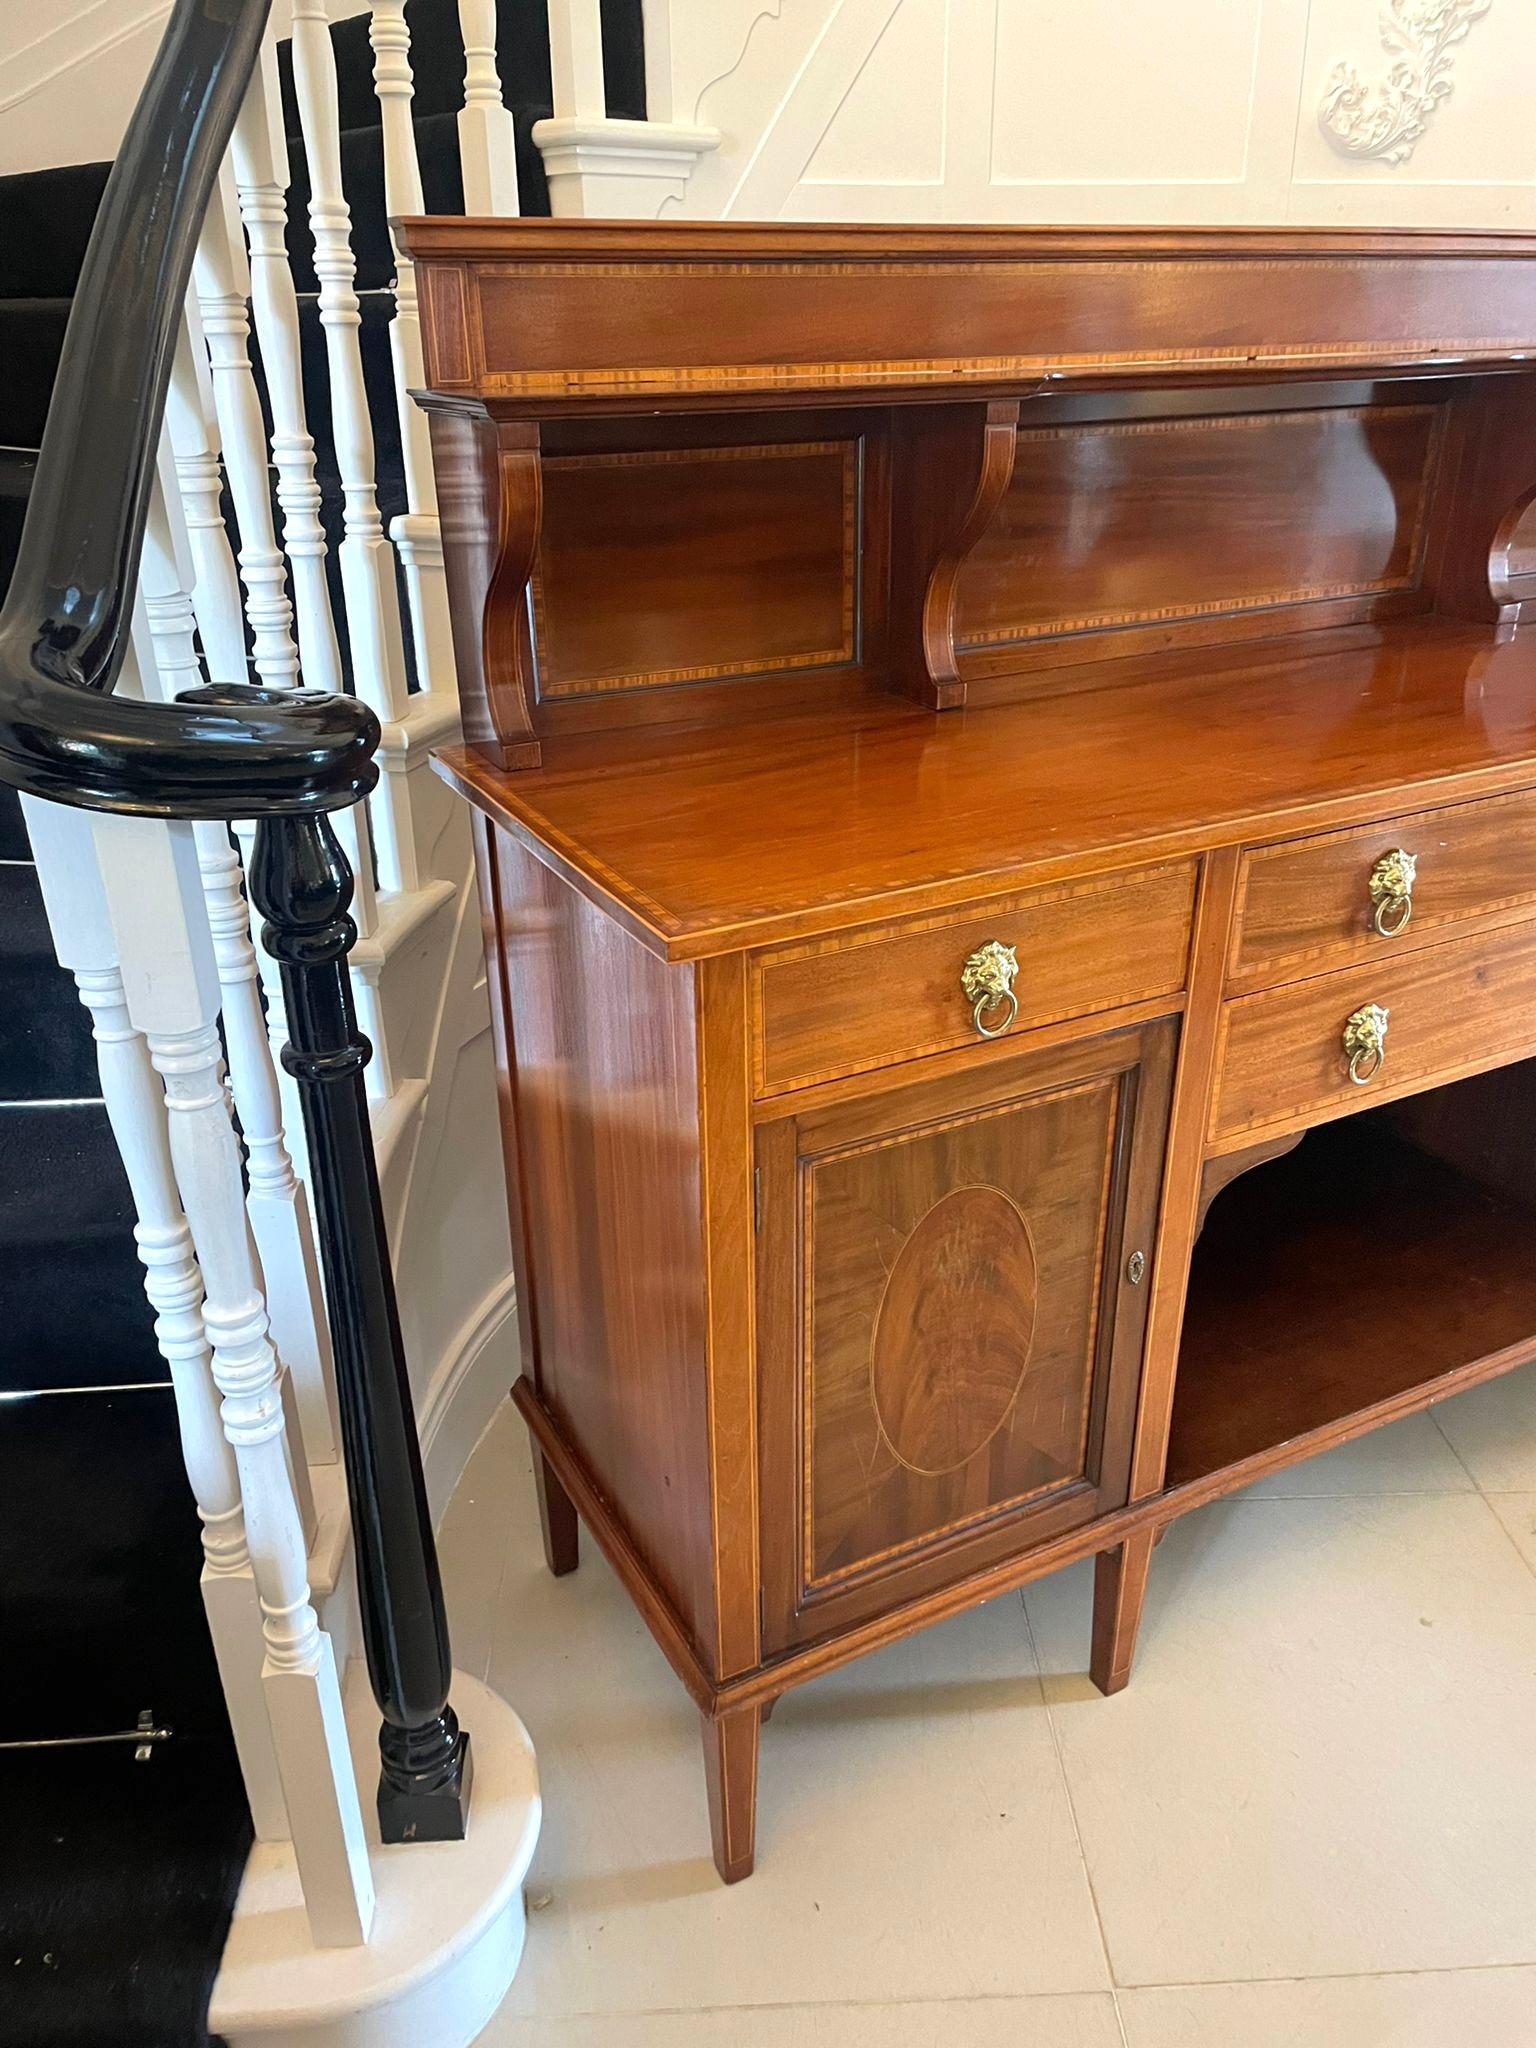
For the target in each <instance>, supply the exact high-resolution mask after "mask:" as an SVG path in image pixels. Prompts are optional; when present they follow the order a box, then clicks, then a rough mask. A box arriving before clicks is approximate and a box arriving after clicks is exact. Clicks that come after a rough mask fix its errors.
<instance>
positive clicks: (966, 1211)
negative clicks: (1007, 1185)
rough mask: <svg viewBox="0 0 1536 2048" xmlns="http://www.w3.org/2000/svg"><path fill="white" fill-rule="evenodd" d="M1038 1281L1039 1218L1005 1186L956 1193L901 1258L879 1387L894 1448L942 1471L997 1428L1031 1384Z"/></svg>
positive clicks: (938, 1206)
mask: <svg viewBox="0 0 1536 2048" xmlns="http://www.w3.org/2000/svg"><path fill="white" fill-rule="evenodd" d="M1037 1287H1038V1280H1037V1274H1036V1269H1035V1248H1034V1245H1033V1243H1032V1242H1031V1239H1030V1235H1029V1225H1028V1224H1027V1223H1026V1222H1025V1220H1024V1217H1023V1215H1022V1214H1021V1213H1020V1211H1019V1210H1018V1209H1017V1208H1016V1207H1015V1205H1014V1204H1013V1203H1012V1202H1011V1201H1010V1200H1009V1199H1008V1197H1007V1196H1006V1195H1005V1194H1003V1193H1002V1191H1001V1190H1000V1189H998V1188H989V1187H969V1188H956V1189H955V1190H954V1191H953V1193H951V1194H947V1195H945V1196H944V1197H943V1198H942V1199H941V1200H940V1201H937V1202H935V1203H934V1205H933V1207H932V1208H931V1209H930V1210H929V1211H928V1213H927V1214H926V1215H925V1216H924V1217H923V1218H922V1220H921V1221H920V1222H919V1223H918V1224H917V1225H916V1226H915V1228H914V1229H913V1231H912V1234H911V1236H910V1237H908V1239H907V1241H906V1243H905V1244H904V1245H903V1246H902V1248H901V1250H900V1251H899V1252H898V1253H897V1255H896V1262H895V1264H894V1265H893V1266H892V1267H891V1271H890V1276H889V1278H888V1279H887V1281H886V1284H885V1293H884V1295H883V1296H882V1298H881V1302H880V1307H879V1309H878V1311H877V1312H876V1315H875V1326H874V1336H873V1339H872V1341H871V1344H870V1361H869V1365H870V1392H871V1396H872V1398H873V1400H874V1404H875V1412H876V1414H877V1415H878V1416H879V1419H880V1427H881V1429H882V1431H883V1432H884V1435H885V1438H886V1441H887V1443H889V1445H890V1447H891V1450H892V1452H893V1453H894V1454H895V1456H896V1457H897V1458H898V1459H899V1460H900V1462H901V1463H902V1464H903V1465H905V1466H906V1467H907V1469H908V1470H909V1471H912V1472H920V1473H927V1474H931V1475H934V1476H937V1475H938V1474H939V1473H942V1472H953V1471H954V1470H955V1469H956V1468H957V1467H958V1466H960V1465H963V1464H965V1463H966V1462H967V1461H968V1460H969V1459H971V1458H974V1457H975V1456H976V1453H977V1452H978V1451H980V1450H981V1449H982V1448H983V1447H984V1446H985V1444H986V1443H987V1442H988V1441H989V1439H990V1438H992V1437H993V1436H995V1435H996V1433H997V1431H998V1430H999V1428H1000V1427H1001V1426H1002V1423H1003V1421H1004V1419H1005V1417H1006V1416H1007V1414H1008V1410H1009V1409H1010V1408H1011V1407H1012V1406H1013V1403H1014V1399H1015V1397H1016V1396H1017V1394H1018V1391H1019V1388H1020V1386H1021V1385H1022V1384H1023V1379H1024V1373H1025V1370H1026V1368H1027V1366H1028V1364H1029V1350H1030V1345H1031V1343H1032V1341H1033V1338H1034V1330H1035V1299H1036V1293H1037Z"/></svg>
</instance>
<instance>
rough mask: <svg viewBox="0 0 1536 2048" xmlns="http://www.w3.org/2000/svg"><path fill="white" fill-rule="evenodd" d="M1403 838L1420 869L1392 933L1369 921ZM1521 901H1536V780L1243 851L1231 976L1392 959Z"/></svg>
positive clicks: (1255, 984)
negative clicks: (1404, 915)
mask: <svg viewBox="0 0 1536 2048" xmlns="http://www.w3.org/2000/svg"><path fill="white" fill-rule="evenodd" d="M1397 848H1401V849H1402V850H1403V851H1405V852H1407V853H1410V854H1412V855H1413V856H1414V857H1415V859H1416V861H1417V864H1418V872H1417V875H1416V877H1415V879H1414V885H1413V896H1412V903H1413V909H1412V916H1411V918H1410V919H1409V922H1408V924H1407V926H1406V927H1405V928H1404V929H1403V930H1402V931H1401V932H1400V933H1398V934H1397V935H1396V936H1395V937H1390V938H1389V937H1384V936H1383V935H1382V934H1381V933H1379V932H1378V931H1376V930H1375V929H1374V926H1373V923H1372V918H1373V914H1374V908H1375V906H1374V904H1373V902H1372V898H1371V887H1370V885H1371V874H1372V870H1373V869H1374V868H1375V867H1376V864H1377V862H1378V861H1380V860H1381V858H1382V856H1383V855H1385V854H1387V853H1389V852H1391V851H1393V850H1394V849H1397ZM1521 906H1529V907H1530V908H1532V909H1536V790H1530V789H1526V790H1521V791H1519V792H1518V793H1517V794H1516V795H1514V796H1500V797H1484V798H1483V799H1482V800H1481V801H1480V802H1477V803H1471V804H1456V805H1453V806H1451V807H1450V808H1449V809H1446V810H1438V811H1412V812H1409V813H1408V814H1407V815H1405V816H1399V817H1395V818H1387V819H1384V820H1383V821H1382V822H1381V823H1379V824H1372V825H1365V826H1360V827H1356V828H1355V829H1353V830H1351V831H1348V832H1327V833H1324V834H1322V835H1321V836H1320V837H1318V838H1315V839H1300V840H1295V839H1293V840H1288V841H1287V842H1286V843H1285V844H1284V845H1282V846H1263V847H1256V848H1255V849H1254V850H1253V851H1252V852H1251V853H1248V854H1246V855H1245V856H1244V858H1243V865H1242V874H1241V879H1240V883H1239V889H1238V907H1237V916H1236V919H1235V921H1234V928H1233V933H1232V954H1231V960H1230V963H1229V972H1228V986H1229V987H1231V988H1267V987H1269V986H1271V985H1272V984H1273V983H1275V982H1279V981H1295V980H1296V979H1297V978H1298V977H1299V976H1301V975H1305V974H1316V973H1320V972H1323V971H1324V970H1326V969H1328V968H1331V967H1342V966H1344V965H1346V964H1347V963H1348V962H1349V961H1351V960H1365V959H1370V960H1377V959H1382V960H1385V959H1388V958H1390V957H1391V956H1392V955H1394V954H1396V953H1406V952H1411V951H1413V950H1414V948H1415V947H1417V946H1419V945H1422V944H1423V943H1424V942H1425V941H1426V940H1427V939H1434V938H1444V937H1447V936H1449V935H1450V931H1451V929H1452V928H1454V927H1459V926H1462V925H1464V924H1466V923H1467V921H1468V920H1469V919H1475V918H1481V917H1489V916H1492V915H1493V914H1494V913H1496V912H1500V911H1509V910H1511V909H1514V910H1516V911H1517V912H1518V910H1519V909H1520V907H1521ZM1387 914H1388V917H1389V920H1390V917H1391V915H1392V912H1391V910H1390V909H1389V910H1388V913H1387Z"/></svg>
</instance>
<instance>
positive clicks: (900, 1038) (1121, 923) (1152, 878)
mask: <svg viewBox="0 0 1536 2048" xmlns="http://www.w3.org/2000/svg"><path fill="white" fill-rule="evenodd" d="M1194 895H1195V864H1194V863H1193V862H1181V863H1179V864H1178V865H1177V866H1169V867H1158V868H1145V869H1141V870H1139V871H1137V872H1136V873H1133V874H1129V875H1114V876H1109V877H1101V878H1098V879H1095V880H1094V881H1091V882H1079V883H1073V884H1069V885H1063V886H1062V887H1060V888H1053V889H1037V890H1033V891H1031V892H1030V893H1029V894H1027V895H1019V896H1011V897H1006V898H1003V899H1002V900H1000V901H999V902H996V903H993V904H990V905H989V906H988V907H987V908H986V909H985V910H982V911H975V910H971V911H965V912H962V913H961V914H960V915H959V916H956V915H955V914H954V913H949V914H947V915H946V916H945V917H943V918H926V919H923V920H922V921H920V922H917V923H908V924H905V925H899V926H892V925H886V926H883V927H881V928H879V929H877V930H874V931H869V932H859V933H857V934H854V935H853V936H852V937H850V936H848V935H847V934H844V935H842V936H840V937H838V938H836V939H824V940H819V941H817V942H815V943H814V944H810V945H802V946H794V947H786V948H784V949H782V950H780V951H777V952H773V953H766V954H763V955H760V956H759V958H758V960H757V962H756V963H755V967H754V974H753V981H754V1013H755V1020H756V1022H755V1038H756V1044H755V1060H756V1078H757V1089H758V1093H759V1094H760V1095H774V1094H777V1093H779V1092H780V1091H781V1090H782V1089H786V1088H795V1087H802V1086H804V1085H805V1084H806V1083H808V1082H811V1081H821V1080H829V1079H831V1078H833V1077H834V1076H836V1075H839V1074H855V1073H864V1072H868V1071H870V1070H871V1069H873V1068H875V1067H883V1066H888V1065H890V1064H891V1063H892V1062H893V1061H896V1060H906V1059H915V1058H917V1057H918V1056H920V1055H922V1054H925V1053H935V1052H947V1051H950V1050H952V1049H953V1048H955V1047H957V1046H964V1045H976V1044H979V1043H980V1042H982V1037H983V1034H981V1033H980V1032H978V1029H977V1025H976V1022H975V1018H974V1005H973V1003H972V1000H971V999H970V998H969V997H968V996H967V995H966V993H965V990H964V988H963V987H962V984H961V973H962V970H963V969H964V967H965V965H966V962H967V960H968V959H969V958H970V957H971V956H972V955H973V954H974V953H976V952H977V951H978V950H979V949H980V948H982V947H984V946H987V945H989V944H991V943H992V942H993V941H996V942H998V943H1000V944H1001V945H1003V946H1009V947H1012V948H1013V950H1014V953H1015V954H1016V956H1017V961H1018V971H1017V974H1016V976H1015V978H1014V981H1013V991H1012V992H1013V996H1014V998H1015V999H1016V1000H1017V1003H1018V1011H1017V1014H1016V1015H1015V1016H1014V1017H1013V1018H1012V1019H1011V1021H1008V1022H1007V1024H1006V1029H1005V1030H1004V1031H1002V1033H1001V1035H1002V1036H1005V1037H1006V1036H1010V1035H1016V1034H1017V1033H1018V1032H1020V1031H1024V1030H1027V1029H1029V1028H1030V1027H1031V1026H1038V1025H1042V1024H1052V1023H1056V1022H1058V1021H1059V1020H1060V1019H1062V1018H1065V1017H1079V1016H1087V1015H1089V1014H1091V1013H1092V1012H1094V1011H1098V1010H1111V1009H1117V1008H1119V1007H1120V1006H1122V1005H1123V1004H1127V1003H1139V1002H1145V1001H1148V1000H1150V999H1151V998H1153V997H1156V996H1162V995H1173V994H1175V993H1176V992H1177V991H1178V990H1179V989H1181V988H1182V987H1183V986H1184V977H1185V971H1186V966H1187V962H1188V957H1189V932H1190V917H1191V912H1192V909H1193V906H1194ZM982 1017H983V1021H984V1022H985V1023H987V1024H988V1025H989V1026H993V1025H1001V1024H1003V1022H1004V1020H1005V1019H1006V1018H1007V1008H1006V1005H1005V1004H997V1005H993V1006H991V1007H989V1008H986V1009H984V1010H983V1012H982Z"/></svg>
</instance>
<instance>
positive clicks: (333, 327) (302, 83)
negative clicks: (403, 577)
mask: <svg viewBox="0 0 1536 2048" xmlns="http://www.w3.org/2000/svg"><path fill="white" fill-rule="evenodd" d="M293 75H294V85H295V88H296V90H297V93H298V100H299V118H300V121H301V123H302V125H303V130H304V152H305V156H306V158H307V160H308V164H309V181H310V195H311V196H310V202H309V224H310V228H311V231H312V232H313V235H314V241H315V274H316V276H317V277H318V279H319V281H320V323H321V326H322V327H323V329H324V331H325V350H326V362H327V364H328V365H329V368H330V374H331V406H332V411H333V415H334V416H333V419H332V430H333V432H334V434H335V437H336V461H337V467H338V469H339V470H340V472H341V490H342V501H343V510H344V520H345V538H344V539H343V541H342V543H341V548H340V560H341V571H342V585H343V589H344V591H345V593H346V603H347V633H348V637H349V639H350V641H351V647H352V671H353V687H354V688H355V689H356V691H357V693H358V695H359V696H360V697H363V698H366V700H367V701H368V702H369V703H370V704H371V705H372V706H373V708H374V709H375V710H376V711H377V712H378V714H379V716H380V717H381V718H398V717H399V716H400V713H401V712H402V711H403V710H404V708H405V701H406V688H405V660H404V649H403V645H402V642H401V638H400V605H399V599H398V596H397V594H396V590H395V563H394V555H393V553H392V551H391V549H390V545H389V542H388V540H387V539H386V537H385V533H384V527H383V523H382V521H381V520H380V518H379V507H378V500H377V498H376V496H375V494H374V455H373V422H372V419H371V418H370V416H369V412H368V394H367V390H366V388H365V386H364V383H363V358H362V350H361V347H360V345H359V342H358V330H359V328H360V327H361V325H362V312H361V308H360V307H359V304H358V297H357V290H356V275H357V266H356V263H355V262H354V260H353V256H352V237H351V230H352V215H351V211H350V209H349V208H348V205H347V202H346V199H345V198H344V196H343V194H342V189H341V135H340V130H339V128H338V125H337V111H336V57H335V52H334V50H333V49H332V47H331V38H330V31H329V23H328V19H327V10H326V4H325V0H294V6H293ZM379 858H380V865H381V868H382V867H384V866H385V865H386V852H385V835H384V834H381V835H380V847H379ZM385 886H386V887H389V888H393V887H396V886H397V884H396V883H395V881H394V879H393V876H392V875H391V876H390V877H389V878H388V879H387V880H386V882H385Z"/></svg>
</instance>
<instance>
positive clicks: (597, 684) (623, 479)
mask: <svg viewBox="0 0 1536 2048" xmlns="http://www.w3.org/2000/svg"><path fill="white" fill-rule="evenodd" d="M542 473H543V479H544V513H543V524H542V529H541V538H540V547H539V554H538V558H537V561H536V563H535V565H534V571H533V618H534V630H535V635H536V642H537V653H538V691H539V695H540V697H541V698H546V697H571V696H578V695H584V694H589V693H591V692H593V691H600V690H644V689H652V688H655V687H656V686H657V685H658V684H662V683H677V682H694V681H707V680H711V679H722V678H725V677H727V676H733V675H766V674H769V673H772V672H774V671H783V670H793V669H814V668H826V667H830V666H834V665H837V664H839V663H845V662H851V661H852V660H853V658H854V653H855V635H856V630H857V624H858V616H857V582H858V564H859V551H858V517H859V446H858V442H857V440H856V439H853V438H842V439H837V440H823V441H802V442H795V441H791V442H786V443H781V444H774V443H769V444H766V445H759V446H757V447H724V448H664V449H653V450H647V451H624V452H622V453H618V454H606V455H598V454H592V455H565V456H546V457H545V458H544V461H543V463H542ZM637 599H638V601H637Z"/></svg>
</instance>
